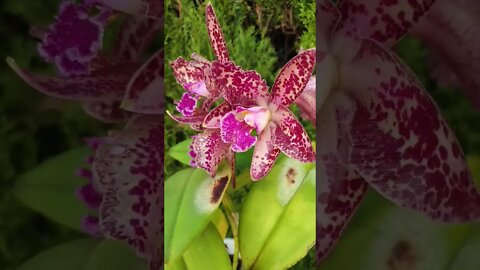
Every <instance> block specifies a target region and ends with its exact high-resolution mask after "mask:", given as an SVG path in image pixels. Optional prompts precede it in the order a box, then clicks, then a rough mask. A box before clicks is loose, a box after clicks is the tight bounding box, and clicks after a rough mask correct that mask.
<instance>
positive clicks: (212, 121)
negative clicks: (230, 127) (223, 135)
mask: <svg viewBox="0 0 480 270" xmlns="http://www.w3.org/2000/svg"><path fill="white" fill-rule="evenodd" d="M230 111H232V107H231V106H230V104H228V102H223V103H222V104H220V105H218V106H217V107H215V108H214V109H213V110H212V111H210V113H208V115H207V116H206V117H205V120H204V121H203V126H204V127H205V128H219V127H220V121H221V120H222V118H223V116H225V114H227V113H228V112H230Z"/></svg>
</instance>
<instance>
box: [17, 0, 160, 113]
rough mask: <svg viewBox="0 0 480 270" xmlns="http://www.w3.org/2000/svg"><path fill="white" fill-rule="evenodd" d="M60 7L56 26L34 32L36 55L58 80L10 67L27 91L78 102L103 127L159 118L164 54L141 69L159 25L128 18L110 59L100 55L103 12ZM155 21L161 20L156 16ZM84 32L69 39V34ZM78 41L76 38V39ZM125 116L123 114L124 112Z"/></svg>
mask: <svg viewBox="0 0 480 270" xmlns="http://www.w3.org/2000/svg"><path fill="white" fill-rule="evenodd" d="M159 2H161V1H159ZM92 10H93V11H95V10H96V8H95V7H92V6H89V5H85V4H74V3H70V2H64V3H62V5H61V6H60V11H59V12H60V13H59V15H58V16H57V17H56V21H55V22H54V23H53V24H52V25H51V26H50V28H49V29H48V30H46V31H43V32H40V33H38V31H35V32H36V34H37V35H40V38H41V40H42V41H41V43H40V45H39V52H40V55H41V56H42V57H43V58H44V59H45V61H47V62H53V63H55V64H56V66H57V68H58V70H59V71H60V73H61V74H60V76H44V75H40V74H35V73H32V72H29V71H27V70H22V69H20V68H19V67H18V66H17V65H16V64H15V62H14V61H13V60H12V59H8V60H7V61H8V63H9V65H10V66H11V67H12V68H13V69H14V71H15V72H16V73H17V74H18V75H19V76H20V77H21V78H22V79H23V80H24V81H25V82H27V83H28V84H29V85H30V86H32V87H33V88H35V89H37V90H38V91H40V92H43V93H45V94H47V95H49V96H53V97H57V98H62V99H69V100H75V101H80V102H82V103H83V104H84V108H85V111H86V112H87V113H88V114H90V115H92V116H93V117H95V118H97V119H99V120H102V121H105V122H124V121H126V120H128V119H129V118H130V117H131V113H129V112H127V111H133V112H137V113H149V114H152V113H154V114H158V113H160V112H161V111H162V110H163V104H162V103H161V100H162V98H161V95H160V93H162V92H163V91H162V90H161V87H163V86H162V85H163V83H162V82H163V50H159V51H158V52H157V53H155V54H154V55H153V56H152V57H150V59H149V60H148V61H147V62H146V63H144V64H142V63H141V62H140V61H139V58H140V57H139V56H140V55H141V54H142V53H143V51H144V49H145V47H146V46H147V44H148V43H149V42H150V41H151V39H152V37H153V35H154V34H155V33H156V32H158V30H159V29H160V26H161V25H160V24H159V20H158V19H157V20H154V19H150V18H147V17H138V16H137V17H132V16H129V17H127V20H126V22H125V24H123V25H122V27H121V29H120V31H119V33H118V37H117V41H118V42H117V43H116V47H115V48H114V49H113V51H114V52H113V53H112V54H111V55H103V54H100V53H99V49H100V48H101V44H102V42H101V41H102V38H103V32H104V30H105V26H106V22H107V19H108V16H107V15H108V14H110V13H111V12H109V11H108V10H105V8H103V7H100V12H99V14H98V15H95V16H92V15H89V14H90V13H91V12H92ZM158 16H159V17H160V15H158ZM79 32H80V33H84V34H82V35H81V36H79V35H78V34H75V35H70V34H68V33H79ZM79 38H80V39H79ZM122 109H123V110H126V111H123V110H122Z"/></svg>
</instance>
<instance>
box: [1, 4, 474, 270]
mask: <svg viewBox="0 0 480 270" xmlns="http://www.w3.org/2000/svg"><path fill="white" fill-rule="evenodd" d="M435 2H436V1H434V0H414V1H386V0H373V1H372V0H341V1H339V3H338V4H337V5H335V4H333V3H332V2H330V0H319V1H317V5H318V7H317V16H316V17H317V48H316V49H310V50H305V51H302V52H300V53H299V54H298V55H297V56H296V57H294V58H293V59H291V60H290V61H289V62H288V63H287V64H286V65H285V66H284V67H283V68H282V69H281V71H280V73H279V75H278V76H277V78H276V80H275V82H274V84H273V87H272V90H271V91H270V92H269V90H268V87H267V85H266V82H265V81H264V80H263V79H262V77H261V76H260V75H259V74H258V73H257V72H255V71H245V70H243V69H242V68H241V67H239V66H237V65H235V64H234V63H233V62H232V61H231V60H230V58H229V54H228V50H227V45H226V42H225V39H224V37H223V34H222V31H221V29H220V26H219V24H218V20H217V18H216V17H215V14H214V11H213V8H212V6H211V5H210V4H208V5H207V8H206V23H207V29H208V34H209V38H210V44H211V47H212V49H213V52H214V55H215V57H216V59H215V60H214V61H212V62H210V61H208V60H206V59H204V58H203V57H201V56H199V55H197V54H193V55H192V60H191V61H187V60H185V59H183V58H178V59H176V60H175V61H173V62H171V64H170V65H171V67H172V68H173V71H174V76H175V78H176V80H177V82H178V83H179V84H181V85H182V86H183V88H184V89H185V90H186V92H185V93H184V94H183V96H182V98H181V100H179V101H178V102H177V104H176V108H177V110H178V111H179V112H180V114H181V115H180V116H175V115H172V114H170V116H171V117H172V118H173V119H174V120H176V121H178V122H180V123H183V124H189V125H190V126H191V127H192V128H193V129H194V130H197V131H198V132H199V133H198V134H197V135H195V136H194V137H193V141H192V144H191V147H190V149H191V152H190V155H191V157H192V166H194V167H198V168H202V169H204V170H206V171H207V172H208V173H209V174H210V175H211V176H212V177H214V176H215V173H216V171H217V169H218V166H219V164H220V163H221V162H222V161H223V160H227V161H228V162H229V163H230V164H231V166H232V170H233V169H234V164H235V160H234V157H235V153H238V152H244V151H246V150H248V149H249V148H251V147H254V152H253V157H252V163H251V168H250V174H251V178H252V179H253V180H260V179H261V178H263V177H264V176H265V175H267V173H268V172H269V170H270V169H271V167H272V166H273V164H274V162H275V160H276V159H277V157H278V156H279V154H280V152H283V153H284V154H285V155H286V156H288V157H291V158H294V159H298V160H300V161H303V162H314V161H315V160H316V161H317V165H318V170H319V176H320V178H319V180H318V181H317V241H318V243H317V247H316V248H317V259H318V262H320V261H321V259H323V258H324V257H325V256H326V254H327V253H328V252H329V251H330V249H331V248H332V246H333V245H334V243H335V241H336V240H337V239H338V237H339V236H340V234H341V232H342V230H343V229H344V227H345V226H346V224H347V223H348V220H349V219H350V218H351V216H352V215H353V213H354V211H355V210H356V208H357V207H358V205H359V204H360V202H361V200H362V198H363V197H364V195H365V193H366V191H367V189H368V187H369V186H371V187H373V188H374V189H375V190H377V191H378V192H380V193H381V194H382V195H384V196H385V197H387V198H388V199H390V200H391V201H393V202H394V203H396V204H398V205H400V206H404V207H408V208H411V209H415V210H418V211H421V212H424V213H426V214H427V215H429V216H430V217H432V218H433V219H435V220H439V221H443V222H458V221H469V220H477V219H478V218H479V217H480V195H479V194H478V192H477V191H476V189H475V187H474V185H473V181H472V176H471V174H470V172H469V170H468V168H467V165H466V162H465V159H464V155H463V153H462V151H461V148H460V146H459V144H458V142H457V140H456V138H455V136H454V135H453V133H452V131H451V130H450V128H449V127H448V125H447V124H446V122H445V120H444V119H443V118H442V117H441V115H440V113H439V111H438V109H437V107H436V105H435V104H434V102H433V100H432V99H431V97H430V96H429V95H428V94H427V93H426V91H424V90H423V89H422V86H421V85H420V83H419V82H418V80H417V79H416V77H415V75H414V74H413V73H412V72H411V71H410V70H409V68H408V67H406V66H405V65H404V64H403V63H402V62H401V61H400V60H399V58H398V57H397V56H396V55H395V53H394V52H393V51H392V49H391V47H392V46H393V45H394V44H395V42H397V41H398V40H399V39H400V38H401V37H402V36H403V35H405V34H406V33H407V32H408V31H410V30H411V29H412V28H413V30H414V33H415V34H416V35H417V36H419V37H420V38H421V39H424V40H426V43H427V44H428V45H429V46H431V47H433V48H436V50H434V51H435V53H436V54H437V56H439V57H443V58H440V59H449V61H445V62H443V65H441V66H439V68H442V69H443V70H446V69H447V68H448V69H455V70H456V71H457V73H458V74H456V77H455V79H456V81H455V82H457V83H460V82H463V83H465V84H466V88H467V89H468V93H469V94H470V95H471V96H475V97H478V95H479V94H478V93H480V92H479V89H478V86H479V83H478V77H474V76H471V74H472V72H471V71H470V70H467V69H468V68H474V69H475V70H478V68H479V67H480V66H479V63H480V61H475V60H479V59H480V53H479V52H480V48H479V47H478V44H474V43H473V41H472V40H473V38H472V37H470V36H466V37H465V36H462V35H461V33H462V31H460V30H458V29H462V27H463V26H462V24H461V23H462V22H464V21H462V20H461V19H460V18H459V16H462V15H464V14H469V15H471V16H470V17H469V18H471V21H478V20H477V19H476V18H477V17H478V16H477V17H475V16H474V15H480V14H479V10H478V9H472V10H469V7H472V6H473V4H472V3H471V2H473V1H467V0H465V1H461V2H462V3H461V5H460V8H458V9H456V13H454V14H453V15H451V16H447V13H445V11H444V10H443V8H449V7H451V6H452V5H454V3H453V2H451V1H450V2H449V0H439V1H437V2H439V3H438V4H435V5H434V6H433V7H432V13H429V14H428V15H427V16H426V18H422V17H423V15H425V14H427V11H429V10H430V8H431V6H432V5H433V4H434V3H435ZM449 11H450V10H449ZM162 13H163V1H148V0H131V1H119V0H104V1H102V0H90V1H88V0H85V1H84V3H73V2H64V3H62V4H61V6H60V9H59V14H58V16H57V17H56V21H55V22H54V23H53V24H52V25H51V26H50V27H49V28H42V27H35V28H34V29H33V31H32V33H33V35H34V36H35V37H37V38H39V39H40V40H41V42H40V44H39V48H38V49H39V52H40V55H41V56H42V57H43V58H44V59H45V61H46V62H49V63H54V64H55V65H56V67H57V69H58V71H59V74H58V75H57V76H44V75H39V74H35V73H32V72H29V71H27V70H22V69H20V68H19V67H18V66H16V64H15V63H14V62H13V60H8V62H9V64H10V65H11V66H12V68H13V69H14V70H15V71H16V72H17V74H18V75H19V76H20V77H21V78H23V79H24V80H25V81H26V82H27V83H29V84H30V85H31V86H32V87H34V88H36V89H37V90H39V91H41V92H43V93H45V94H47V95H50V96H54V97H58V98H64V99H70V100H76V101H80V102H81V103H82V104H83V105H84V108H85V111H86V112H87V113H88V114H89V115H91V116H93V117H94V118H97V119H99V120H101V121H104V122H109V123H126V125H125V128H124V129H123V130H121V131H113V132H111V133H110V134H109V135H108V136H106V137H102V138H94V139H89V140H88V143H89V145H90V146H91V147H92V148H93V149H94V150H95V152H94V156H92V157H90V158H89V159H88V162H89V163H90V164H91V169H87V170H82V171H80V174H81V175H82V176H84V177H86V178H88V179H89V183H88V184H87V185H85V186H84V187H82V188H80V189H79V190H78V195H79V197H81V198H82V200H83V201H84V202H85V203H86V204H87V205H88V206H89V207H90V208H92V209H93V213H94V214H91V215H88V216H87V217H86V218H85V227H86V228H87V230H88V231H89V232H90V233H92V234H93V235H97V236H105V237H110V238H115V239H120V240H123V241H125V242H127V243H128V244H130V245H131V246H133V247H135V248H136V249H137V251H138V252H139V254H141V255H143V256H146V257H148V258H149V259H150V261H151V267H152V269H160V268H161V265H162V262H163V259H162V258H163V247H162V246H163V150H164V149H163V132H164V131H163V110H164V105H163V103H162V99H163V86H162V83H163V50H161V49H160V50H158V51H157V52H156V53H155V54H153V56H151V57H150V58H149V59H148V60H147V61H146V62H144V63H142V60H141V56H142V55H143V54H144V53H145V50H146V48H147V47H148V45H149V43H150V41H151V40H152V39H153V38H154V36H155V34H157V33H158V32H159V31H161V27H162ZM122 19H123V22H122V25H121V27H120V30H119V32H118V35H117V40H116V43H115V48H114V49H113V50H112V52H109V53H105V52H103V51H100V49H102V46H103V45H102V39H103V33H104V30H105V29H106V28H107V27H108V25H109V24H111V23H112V21H115V20H122ZM471 21H468V23H470V24H469V25H468V26H465V27H470V28H471V27H472V24H471ZM442 23H443V24H451V26H452V27H450V28H449V31H450V32H449V33H450V34H451V35H452V36H459V39H462V38H463V39H464V40H466V41H468V42H470V41H472V42H470V43H468V42H467V44H468V45H469V46H470V47H469V48H468V53H466V55H465V57H463V58H455V57H454V56H451V55H449V54H448V53H447V52H448V51H449V50H451V51H455V52H457V51H460V52H463V51H462V50H461V49H459V50H452V48H456V47H458V46H460V44H462V45H463V44H465V43H463V42H462V43H459V42H458V39H449V37H448V36H442V35H436V34H435V32H434V31H426V29H427V28H426V27H428V26H432V25H437V26H438V25H439V26H438V27H440V26H441V25H443V24H442ZM477 30H478V29H477ZM477 43H478V42H477ZM475 46H476V47H475ZM467 56H472V57H470V58H469V57H467ZM315 64H316V65H317V70H316V76H315V77H311V76H312V73H313V70H314V67H315ZM448 64H450V65H451V66H448ZM475 91H476V92H475ZM293 102H295V103H296V104H297V105H298V106H299V107H300V109H301V111H302V117H304V118H305V119H307V120H310V121H312V122H313V123H314V124H316V126H317V134H318V135H317V140H316V141H317V149H318V150H317V153H315V151H314V150H313V147H312V143H311V141H310V139H309V138H308V136H307V134H306V133H305V131H304V129H303V127H302V125H301V124H300V122H299V121H298V120H297V119H296V118H295V116H294V115H293V113H292V112H291V111H290V110H289V106H290V105H291V104H292V103H293ZM212 107H213V109H212ZM316 155H318V159H316Z"/></svg>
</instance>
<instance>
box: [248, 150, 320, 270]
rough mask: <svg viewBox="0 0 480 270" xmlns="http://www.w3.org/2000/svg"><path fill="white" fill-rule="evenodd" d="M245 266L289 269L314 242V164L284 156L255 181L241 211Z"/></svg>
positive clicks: (249, 267)
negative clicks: (262, 176)
mask: <svg viewBox="0 0 480 270" xmlns="http://www.w3.org/2000/svg"><path fill="white" fill-rule="evenodd" d="M239 226H240V227H239V237H240V253H241V256H242V262H243V265H244V266H245V267H246V269H286V268H288V267H291V266H292V265H294V264H295V263H296V262H298V261H299V260H300V259H302V258H303V257H304V256H305V255H306V254H307V253H308V250H309V249H310V248H312V247H313V246H314V242H315V167H314V165H313V164H312V163H309V164H305V163H301V162H299V161H296V160H293V159H289V158H283V159H281V161H277V165H275V166H274V168H273V169H272V171H271V172H270V173H269V174H268V176H267V177H265V178H264V179H263V180H261V181H259V182H256V183H254V184H253V185H252V187H251V190H250V192H249V194H248V195H247V198H246V199H245V203H244V205H243V207H242V211H241V214H240V224H239Z"/></svg>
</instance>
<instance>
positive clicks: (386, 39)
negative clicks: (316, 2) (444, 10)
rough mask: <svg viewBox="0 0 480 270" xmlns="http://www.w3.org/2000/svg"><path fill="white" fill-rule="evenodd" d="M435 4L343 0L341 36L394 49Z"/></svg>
mask: <svg viewBox="0 0 480 270" xmlns="http://www.w3.org/2000/svg"><path fill="white" fill-rule="evenodd" d="M434 2H435V0H409V1H398V0H393V1H385V0H342V1H340V4H339V6H338V8H339V10H340V11H341V13H342V18H343V27H342V30H341V31H342V33H343V34H345V35H347V36H351V37H361V38H362V37H363V38H372V39H374V40H376V41H377V42H381V43H385V44H387V45H393V44H394V43H395V42H397V41H398V40H399V39H400V38H401V37H402V36H404V35H405V34H406V33H407V32H408V31H409V30H410V29H411V28H412V27H413V26H414V25H415V24H416V23H418V22H419V20H420V19H421V18H422V16H423V15H424V14H425V13H426V12H427V11H428V10H429V8H430V6H431V5H432V4H433V3H434Z"/></svg>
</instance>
